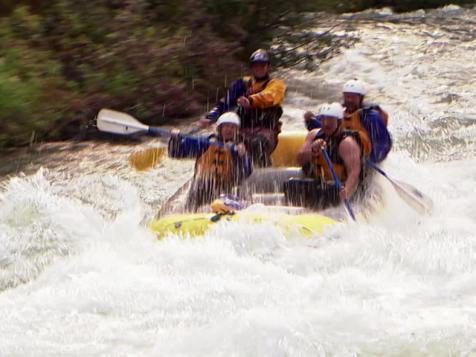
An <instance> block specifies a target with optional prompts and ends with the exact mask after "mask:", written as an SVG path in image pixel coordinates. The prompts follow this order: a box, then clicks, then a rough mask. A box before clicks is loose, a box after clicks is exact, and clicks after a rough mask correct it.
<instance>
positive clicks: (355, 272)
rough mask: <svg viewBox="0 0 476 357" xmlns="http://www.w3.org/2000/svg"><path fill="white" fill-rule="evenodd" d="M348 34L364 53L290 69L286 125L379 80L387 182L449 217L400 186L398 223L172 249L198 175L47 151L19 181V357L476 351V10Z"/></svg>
mask: <svg viewBox="0 0 476 357" xmlns="http://www.w3.org/2000/svg"><path fill="white" fill-rule="evenodd" d="M333 21H336V22H338V23H341V24H350V23H352V24H353V25H352V27H353V28H354V29H353V30H352V31H353V34H354V35H356V36H358V37H359V38H360V41H359V42H358V43H356V44H355V46H353V47H351V48H349V49H346V50H343V51H342V53H341V54H340V55H338V56H336V57H335V58H333V59H332V60H330V61H329V62H327V63H325V64H323V65H321V66H320V67H319V70H317V71H315V72H314V73H304V72H299V71H297V70H294V71H286V72H285V73H283V75H284V76H285V77H286V78H287V81H288V83H289V91H288V97H287V102H286V107H285V118H284V119H285V121H286V124H285V129H286V128H287V129H295V128H302V121H301V115H302V113H303V111H304V110H306V109H315V108H316V106H317V105H318V104H319V103H321V102H323V101H329V100H339V91H340V88H341V85H342V83H343V82H345V81H346V80H348V79H350V78H354V77H358V78H360V79H362V80H364V81H365V82H366V83H367V84H368V87H369V96H368V97H369V100H371V101H375V102H378V103H380V104H381V105H382V106H383V107H384V108H385V109H386V110H387V111H388V112H389V113H390V116H391V119H390V129H391V131H392V133H393V136H394V139H395V149H394V151H393V152H392V154H391V155H390V156H389V158H388V159H387V160H386V162H385V165H384V169H385V170H386V171H387V173H388V174H389V176H391V177H392V178H396V179H399V180H403V181H405V182H407V183H410V184H412V185H414V186H416V187H418V188H419V189H421V190H422V191H423V192H424V193H425V194H427V195H428V196H430V197H431V198H432V199H433V202H434V209H433V211H432V212H431V214H429V215H425V216H421V215H418V214H416V213H415V212H414V211H413V210H412V209H411V208H409V207H408V206H407V205H406V204H405V203H404V202H403V201H401V200H400V198H399V197H398V196H397V195H396V194H395V192H393V190H392V188H391V186H390V185H388V184H385V181H382V182H381V185H383V187H384V192H385V201H386V205H385V210H383V211H382V212H380V213H378V214H375V215H374V216H373V217H371V219H370V220H369V221H368V222H365V223H364V222H359V223H355V224H354V223H349V224H341V225H339V226H337V227H334V228H332V229H330V230H329V231H328V232H327V233H326V235H325V237H315V238H312V239H305V238H302V237H295V239H289V240H286V239H285V238H284V237H283V235H282V233H281V232H280V231H278V230H277V229H276V228H275V227H273V226H271V225H266V224H263V225H254V226H247V225H240V226H239V227H238V226H236V225H225V226H217V227H216V229H214V230H212V231H211V232H210V233H209V234H207V235H206V236H205V237H203V238H200V239H187V240H183V239H181V238H179V237H175V236H170V237H167V238H166V239H165V240H162V241H157V240H156V239H155V237H154V235H153V234H152V233H151V232H149V231H148V230H147V229H146V228H145V225H144V222H146V221H147V219H148V218H149V217H151V216H152V215H153V213H154V212H155V210H156V209H157V207H158V206H159V205H160V204H162V203H163V202H164V201H165V200H166V198H167V197H168V196H170V195H172V194H173V192H175V190H176V189H177V188H179V187H180V186H181V185H182V184H183V183H184V182H186V181H187V180H188V179H189V177H190V175H191V172H192V170H193V163H192V162H177V161H172V160H169V159H166V160H164V161H163V162H162V163H161V164H160V165H158V166H157V167H155V168H154V169H152V170H150V171H147V172H141V173H139V172H134V171H133V170H132V169H131V168H130V167H129V166H128V163H127V156H128V154H129V153H130V152H132V151H133V150H134V149H135V148H137V147H147V146H150V145H155V143H153V142H150V141H146V142H143V143H140V144H139V145H136V146H131V145H130V144H123V143H116V144H107V143H95V144H81V143H78V144H71V143H65V144H64V145H62V144H61V143H59V144H54V145H51V146H43V147H42V150H43V151H45V152H47V153H48V155H46V159H45V158H44V157H45V156H44V155H43V156H41V155H36V156H35V155H30V156H29V158H28V159H23V162H22V166H21V171H23V173H21V172H19V170H18V171H17V172H15V173H14V174H10V175H9V176H8V177H7V176H5V177H4V178H3V181H2V182H3V184H2V185H3V186H2V189H1V196H0V199H1V206H0V355H1V356H28V355H34V356H100V355H101V356H102V355H110V356H143V355H159V356H476V234H475V231H476V210H475V209H474V207H475V205H476V195H475V194H474V187H475V186H476V155H475V153H476V139H475V137H476V135H475V134H476V109H474V106H473V105H472V104H473V101H474V98H475V97H476V87H475V85H474V83H475V82H476V60H475V56H474V53H475V50H476V9H466V10H464V9H460V8H458V7H454V6H450V7H446V8H444V9H439V10H433V11H428V12H424V11H417V12H413V13H407V14H401V15H394V14H392V13H391V12H390V11H388V10H379V11H369V12H365V13H361V14H358V15H353V16H341V17H339V18H337V19H334V20H333ZM315 30H316V31H320V30H322V29H319V28H317V29H315ZM48 150H51V153H50V151H48ZM60 158H61V159H60ZM10 165H14V164H10ZM385 185H386V186H385Z"/></svg>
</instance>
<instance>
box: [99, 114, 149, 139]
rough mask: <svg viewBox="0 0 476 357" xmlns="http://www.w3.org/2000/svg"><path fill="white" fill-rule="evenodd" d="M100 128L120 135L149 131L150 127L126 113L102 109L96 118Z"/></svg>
mask: <svg viewBox="0 0 476 357" xmlns="http://www.w3.org/2000/svg"><path fill="white" fill-rule="evenodd" d="M96 121H97V126H98V129H99V130H101V131H105V132H108V133H113V134H119V135H131V134H136V133H142V132H148V129H149V127H148V126H147V125H144V124H142V123H141V122H139V121H138V120H136V119H135V118H134V117H132V116H130V115H129V114H126V113H121V112H117V111H115V110H111V109H101V110H100V111H99V113H98V116H97V118H96Z"/></svg>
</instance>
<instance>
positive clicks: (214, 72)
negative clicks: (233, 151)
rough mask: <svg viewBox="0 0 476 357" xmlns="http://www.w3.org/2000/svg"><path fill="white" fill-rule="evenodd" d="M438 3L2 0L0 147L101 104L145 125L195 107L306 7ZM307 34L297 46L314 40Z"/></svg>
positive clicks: (57, 129)
mask: <svg viewBox="0 0 476 357" xmlns="http://www.w3.org/2000/svg"><path fill="white" fill-rule="evenodd" d="M452 2H453V3H458V1H457V0H454V1H452ZM459 2H460V3H461V2H464V1H459ZM443 3H446V2H444V1H437V0H420V1H417V0H413V1H410V0H408V1H407V0H401V1H400V0H399V1H391V0H387V1H372V0H355V1H336V0H303V1H294V2H290V1H288V0H175V1H167V0H96V1H78V0H49V1H38V0H17V1H11V0H3V1H2V0H0V43H1V44H2V45H1V47H0V146H4V145H12V144H14V145H22V144H26V143H28V142H29V140H30V138H31V135H32V132H35V133H36V134H37V135H38V136H39V137H42V138H58V137H62V136H67V137H68V136H71V135H74V134H77V131H78V123H84V122H85V121H87V120H88V119H90V118H93V117H94V115H95V114H96V113H97V111H98V110H99V109H100V108H103V107H109V108H114V109H117V110H124V111H127V112H129V113H130V114H132V115H135V116H137V117H138V118H140V119H141V120H144V121H146V122H148V123H150V124H157V123H159V122H161V123H163V119H164V118H171V117H184V116H192V115H193V116H196V115H199V114H200V113H202V112H204V111H205V110H206V109H207V104H212V103H213V102H214V101H215V100H216V99H217V97H218V96H219V95H221V94H223V90H224V87H225V86H226V85H227V84H229V83H230V81H231V80H232V79H234V78H236V77H237V76H239V75H241V74H242V73H243V69H244V68H246V60H247V58H248V56H249V53H250V52H251V51H252V50H254V49H256V48H258V47H265V48H267V47H269V46H270V44H271V43H272V41H273V39H274V38H276V37H279V36H286V34H289V33H290V32H293V31H294V30H295V29H298V28H305V27H306V26H307V23H306V21H305V16H303V12H306V11H318V10H319V11H320V10H326V11H350V10H361V9H362V8H365V7H367V6H395V7H396V8H397V9H398V10H402V9H404V8H410V7H412V8H413V7H415V6H425V7H426V6H436V5H441V4H443ZM308 37H309V36H308V35H307V34H306V33H303V34H302V36H301V37H299V36H298V37H296V46H299V43H302V42H306V41H308V42H312V41H314V39H313V38H308ZM319 41H322V42H321V44H319V43H315V48H313V50H312V51H313V53H316V52H318V50H319V48H318V47H319V46H321V47H322V48H326V51H327V48H329V47H332V45H333V42H332V39H331V38H330V37H328V36H327V37H323V38H321V39H319ZM289 43H293V42H292V41H291V42H289ZM325 55H329V56H330V55H332V53H327V54H326V53H324V56H325ZM299 60H301V59H300V58H297V59H295V60H292V59H291V61H290V62H288V63H293V61H294V63H296V62H297V61H299ZM281 63H284V64H285V63H286V61H281Z"/></svg>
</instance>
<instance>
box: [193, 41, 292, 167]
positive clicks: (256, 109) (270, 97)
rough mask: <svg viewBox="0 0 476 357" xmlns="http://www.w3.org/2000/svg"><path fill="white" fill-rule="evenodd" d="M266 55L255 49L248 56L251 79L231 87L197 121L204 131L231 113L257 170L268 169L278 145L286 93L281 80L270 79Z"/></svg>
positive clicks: (242, 80)
mask: <svg viewBox="0 0 476 357" xmlns="http://www.w3.org/2000/svg"><path fill="white" fill-rule="evenodd" d="M270 67H271V63H270V56H269V53H268V52H267V51H265V50H262V49H259V50H256V51H255V52H253V53H252V55H251V56H250V70H251V76H250V77H244V78H240V79H238V80H236V81H234V82H233V83H232V85H231V86H230V88H229V89H228V91H227V93H226V95H225V96H224V97H223V98H221V99H220V100H219V101H218V103H217V104H216V106H215V107H214V108H213V109H212V110H211V111H210V112H209V113H208V114H207V115H206V117H205V118H203V119H200V120H199V125H200V126H202V127H206V126H208V125H210V124H212V123H214V122H216V120H217V119H218V117H219V116H220V115H221V114H223V113H225V112H227V111H230V110H234V111H236V112H237V114H238V115H239V116H240V119H241V135H242V136H243V139H244V142H245V145H246V147H247V149H248V151H249V152H250V153H251V155H252V157H253V164H254V165H255V166H258V167H266V166H270V165H271V153H272V152H273V151H274V149H275V148H276V145H277V143H278V134H279V132H280V128H281V122H280V120H279V119H280V118H281V115H282V114H283V109H282V108H281V105H282V103H283V100H284V95H285V92H286V84H285V83H284V81H283V80H281V79H277V78H271V77H270V75H269V71H270Z"/></svg>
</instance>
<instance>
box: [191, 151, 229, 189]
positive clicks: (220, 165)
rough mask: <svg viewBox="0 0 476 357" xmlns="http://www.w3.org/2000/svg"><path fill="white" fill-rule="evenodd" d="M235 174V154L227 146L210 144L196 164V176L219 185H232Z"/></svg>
mask: <svg viewBox="0 0 476 357" xmlns="http://www.w3.org/2000/svg"><path fill="white" fill-rule="evenodd" d="M234 174H235V168H234V161H233V155H232V153H231V150H230V149H229V148H227V147H226V146H221V145H210V146H209V147H208V149H207V150H206V151H205V152H204V153H203V154H202V155H201V156H200V157H199V158H198V160H197V163H196V166H195V176H197V177H200V178H202V179H205V180H210V181H213V182H214V183H215V184H217V185H218V186H220V185H232V184H233V183H234V180H235V175H234Z"/></svg>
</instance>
